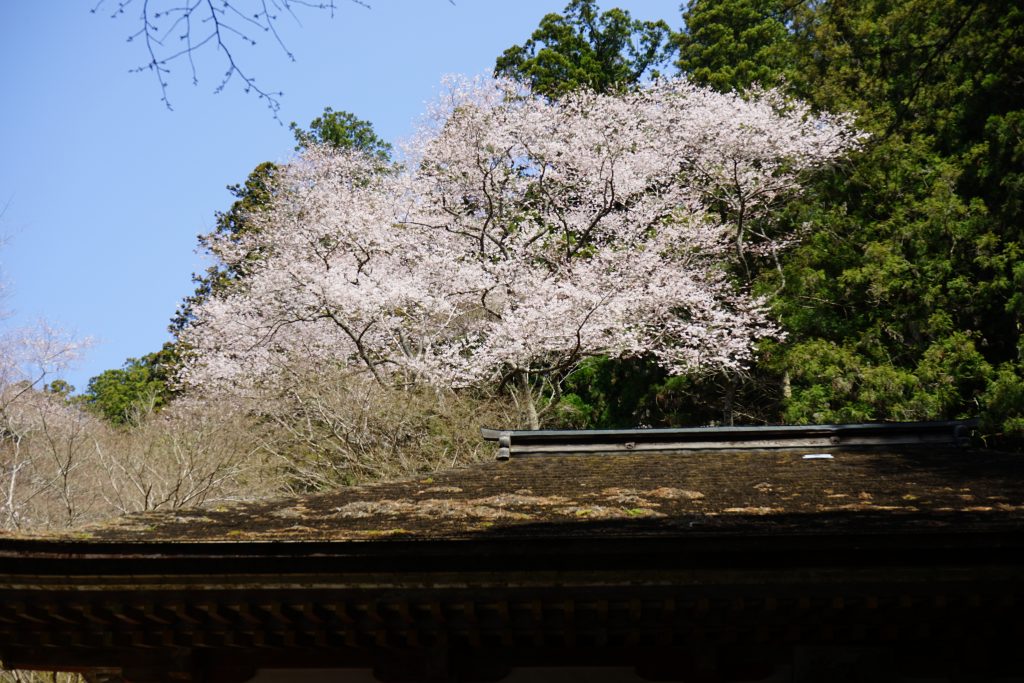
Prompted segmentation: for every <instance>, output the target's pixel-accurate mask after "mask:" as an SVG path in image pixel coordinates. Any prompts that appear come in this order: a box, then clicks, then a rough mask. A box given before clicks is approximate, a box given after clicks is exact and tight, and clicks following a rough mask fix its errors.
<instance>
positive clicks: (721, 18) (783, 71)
mask: <svg viewBox="0 0 1024 683" xmlns="http://www.w3.org/2000/svg"><path fill="white" fill-rule="evenodd" d="M800 9H801V5H800V4H799V3H793V2H786V1H785V0H691V2H690V3H689V5H688V6H687V7H686V9H685V11H684V14H683V19H684V21H685V22H686V30H684V31H681V32H679V33H676V34H674V35H673V36H672V41H673V43H674V44H675V45H676V47H677V48H678V50H679V56H678V58H677V59H676V66H677V67H679V70H680V71H681V72H683V73H685V74H686V75H687V77H688V78H690V80H692V81H693V82H695V83H699V84H701V85H708V86H711V87H713V88H716V89H719V90H722V91H729V90H743V89H746V88H748V87H750V86H751V85H753V84H755V83H758V84H760V85H762V86H766V87H767V86H777V85H780V84H782V83H784V82H785V81H786V80H792V77H793V69H794V68H795V67H796V60H795V54H794V50H795V44H794V42H793V41H791V40H790V39H789V32H790V28H789V27H790V26H791V25H792V23H793V21H794V19H795V16H796V14H797V13H799V11H800Z"/></svg>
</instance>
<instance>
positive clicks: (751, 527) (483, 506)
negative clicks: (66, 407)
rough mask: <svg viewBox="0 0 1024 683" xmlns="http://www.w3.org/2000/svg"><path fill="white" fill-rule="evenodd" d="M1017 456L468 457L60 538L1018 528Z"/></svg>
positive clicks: (1023, 505)
mask: <svg viewBox="0 0 1024 683" xmlns="http://www.w3.org/2000/svg"><path fill="white" fill-rule="evenodd" d="M1022 519H1024V459H1022V458H1021V457H1020V456H1016V455H1012V454H1006V453H998V452H990V451H980V450H969V449H961V448H955V447H936V446H925V447H922V446H899V447H872V448H864V447H836V448H831V449H828V450H827V451H823V450H822V449H821V448H803V449H800V448H795V449H763V450H745V449H732V450H729V449H725V450H723V449H716V450H691V451H681V452H669V453H649V452H648V453H626V454H593V455H576V456H570V455H560V456H545V457H532V458H512V459H511V460H510V461H506V462H490V463H481V464H477V465H474V466H471V467H468V468H463V469H453V470H449V471H445V472H439V473H434V474H431V475H429V476H420V477H415V478H410V479H406V480H402V481H395V482H388V483H377V484H369V485H364V486H353V487H348V488H344V489H341V490H338V491H335V492H331V493H323V494H315V495H308V496H303V497H296V498H289V499H281V500H275V501H269V502H259V503H246V504H238V505H233V506H230V507H218V508H216V509H200V510H186V511H167V512H161V511H157V512H150V513H144V514H136V515H131V516H128V517H125V518H122V519H120V520H116V521H113V522H111V523H107V524H103V525H97V526H93V527H89V528H86V529H84V530H80V531H76V532H74V533H71V534H66V535H64V536H57V537H56V538H55V539H54V540H57V539H59V538H68V539H69V540H71V539H73V540H77V541H82V540H96V541H105V542H115V543H132V542H143V543H154V542H169V543H176V542H225V541H228V542H230V541H239V542H241V541H315V542H323V541H378V540H460V539H467V538H474V537H481V536H484V537H487V538H503V537H518V538H522V537H523V536H524V535H526V536H529V537H531V538H539V537H551V536H554V537H590V536H595V535H600V536H602V537H604V536H608V535H613V536H615V535H621V536H630V537H633V536H638V535H639V536H648V535H654V536H659V535H669V536H677V535H680V534H681V535H687V536H699V535H708V534H712V535H720V534H725V535H735V534H750V533H753V534H757V535H761V534H765V533H767V534H786V533H790V534H808V533H810V534H835V533H840V532H843V531H863V532H868V533H876V532H897V531H926V530H929V529H930V530H946V531H957V532H970V531H972V530H974V531H976V530H980V529H992V530H996V529H999V528H1003V529H1008V528H1013V527H1018V526H1019V525H1020V523H1021V521H1022Z"/></svg>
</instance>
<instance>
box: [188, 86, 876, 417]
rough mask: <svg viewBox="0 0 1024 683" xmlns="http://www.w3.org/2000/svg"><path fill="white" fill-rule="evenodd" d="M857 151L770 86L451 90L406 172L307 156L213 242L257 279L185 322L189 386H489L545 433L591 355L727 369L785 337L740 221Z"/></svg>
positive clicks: (839, 129)
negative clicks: (336, 373)
mask: <svg viewBox="0 0 1024 683" xmlns="http://www.w3.org/2000/svg"><path fill="white" fill-rule="evenodd" d="M859 140H860V135H859V134H858V133H857V132H856V131H854V130H853V129H852V128H851V126H850V125H849V122H848V120H847V119H846V118H844V117H841V116H830V115H815V114H812V113H811V112H810V111H809V110H808V108H807V107H806V106H805V105H803V104H801V103H799V102H792V101H786V100H784V99H783V98H782V97H781V96H780V95H778V94H777V93H775V92H765V93H760V94H755V95H753V96H748V97H745V98H741V97H738V96H735V95H726V94H721V93H717V92H713V91H710V90H705V89H702V88H698V87H696V86H694V85H691V84H689V83H687V82H686V81H684V80H673V81H662V82H657V83H654V84H652V85H649V86H647V87H644V88H642V89H640V90H637V91H636V92H631V93H627V94H615V95H602V94H596V93H592V92H579V93H576V94H573V95H569V96H567V97H565V98H563V99H561V100H559V101H556V102H553V101H549V100H546V99H544V98H540V97H536V96H534V95H532V94H531V93H530V92H528V91H525V90H523V89H522V86H519V85H516V84H514V83H512V82H510V81H504V80H482V79H478V80H473V81H470V80H465V79H453V80H451V81H450V82H449V83H448V84H447V90H446V95H445V96H444V97H443V98H442V99H441V100H440V101H439V102H437V103H436V104H435V105H434V106H433V107H432V108H431V109H430V111H429V113H428V117H427V122H426V123H425V125H424V126H423V129H422V130H421V131H420V133H419V134H418V135H417V136H416V138H415V139H414V140H413V141H412V142H411V143H409V145H408V146H407V148H406V149H405V161H404V167H403V168H401V169H399V170H397V171H394V170H390V171H388V172H381V170H380V165H379V164H378V163H375V161H374V160H373V159H371V158H368V157H366V156H364V155H361V154H359V153H354V152H338V151H335V150H328V149H324V148H311V149H309V150H307V151H306V152H305V153H304V154H302V155H301V156H300V157H298V158H297V159H296V160H294V162H292V163H290V164H288V165H286V166H285V167H284V168H283V169H282V171H281V173H279V175H278V178H277V182H278V183H279V184H278V187H277V189H276V192H275V195H274V197H275V198H274V201H273V206H272V207H271V208H270V209H269V210H268V211H265V212H262V213H260V214H259V215H256V216H253V220H254V221H256V222H257V223H258V229H256V230H253V231H252V232H251V233H250V234H247V235H246V236H244V238H243V239H241V240H236V241H229V240H218V239H216V238H210V239H209V244H210V247H211V250H212V252H213V254H214V255H215V256H216V257H217V258H219V259H220V260H222V261H223V262H224V263H226V264H236V263H239V262H240V261H241V260H242V259H248V260H249V262H247V263H246V268H247V272H248V273H249V275H247V277H246V278H245V280H244V281H240V282H238V283H237V286H235V287H232V288H230V289H229V290H228V291H227V292H226V293H225V295H224V296H221V297H218V298H214V299H211V300H210V301H208V302H205V303H204V304H203V305H202V306H201V307H200V308H199V310H197V311H196V319H195V322H194V324H193V325H192V327H191V328H190V329H188V330H186V332H185V333H184V340H185V342H186V343H187V344H188V345H189V346H190V347H191V348H192V350H193V354H192V359H191V361H190V363H189V364H188V366H187V368H186V370H185V373H184V377H183V378H184V380H185V381H186V383H188V384H191V385H193V386H197V387H213V386H218V385H219V386H224V385H228V386H237V385H239V384H240V383H250V382H261V381H271V382H272V381H274V377H275V376H276V375H277V374H278V373H280V372H283V371H286V370H287V367H288V365H289V363H292V362H293V361H295V360H296V359H300V358H301V359H305V360H313V361H314V362H318V363H323V364H330V365H345V366H350V367H352V368H354V369H361V370H364V371H365V372H367V373H368V374H369V375H371V376H372V377H373V378H374V379H375V380H376V381H378V382H382V383H398V384H417V383H426V384H430V385H435V386H439V387H455V388H457V387H466V386H471V385H480V384H492V385H497V386H500V387H503V388H504V387H509V388H511V389H512V395H513V397H514V398H515V399H516V400H517V401H518V402H519V403H520V404H521V405H523V406H524V408H525V409H526V410H527V412H528V414H529V417H530V422H531V426H532V427H533V428H537V427H538V426H539V424H540V417H541V415H540V414H539V412H538V408H540V409H541V410H543V408H544V407H545V406H550V405H551V404H552V400H551V399H552V398H554V397H557V395H558V392H559V383H560V381H561V380H562V379H563V378H564V377H565V376H566V375H567V374H569V373H571V372H572V371H573V369H574V368H576V367H577V366H578V364H579V363H580V362H581V361H582V360H584V359H586V358H588V357H592V356H595V355H611V356H640V355H652V356H654V357H655V358H656V359H657V360H658V362H660V363H661V364H662V365H663V366H664V367H665V368H667V369H668V370H669V371H671V372H673V373H682V372H688V371H692V370H695V369H721V368H736V367H741V366H743V365H744V364H745V363H747V362H748V361H749V360H750V358H751V354H752V349H753V347H754V345H755V343H756V342H757V341H758V340H759V339H762V338H765V337H769V336H773V335H776V334H777V328H776V327H775V325H774V324H773V323H772V322H771V320H770V319H769V317H768V315H767V312H766V310H765V307H764V302H763V301H761V300H760V299H758V298H756V297H754V296H752V295H751V294H750V293H749V292H748V291H745V289H744V288H743V287H742V286H740V285H739V284H738V283H737V282H736V281H735V278H733V277H732V276H731V275H730V267H729V266H730V264H732V263H734V262H735V261H736V260H737V259H743V258H746V256H747V255H748V254H756V253H767V252H771V251H772V250H774V249H777V248H779V247H780V246H781V245H782V243H783V242H784V241H785V240H784V239H783V238H778V237H772V236H771V235H770V233H768V232H765V231H763V230H758V229H752V227H751V226H756V225H762V224H763V223H764V220H765V219H766V217H767V216H769V215H770V212H771V211H772V210H773V209H774V208H775V207H776V206H777V205H778V203H779V202H780V201H782V200H784V199H785V198H786V197H790V196H792V195H794V194H795V193H798V192H799V190H800V183H801V180H802V178H804V177H805V175H806V173H807V172H808V171H810V170H812V169H815V168H817V167H820V166H822V165H824V164H828V163H830V162H832V161H833V160H835V159H837V158H838V157H839V156H840V155H842V154H844V153H845V152H846V151H848V150H850V149H851V148H853V147H855V146H856V145H857V144H858V142H859ZM253 254H258V255H259V256H258V257H257V258H256V259H255V260H253V258H254V257H253Z"/></svg>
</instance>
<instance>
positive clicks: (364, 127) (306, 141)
mask: <svg viewBox="0 0 1024 683" xmlns="http://www.w3.org/2000/svg"><path fill="white" fill-rule="evenodd" d="M290 128H291V131H292V133H293V134H294V135H295V141H296V142H297V143H298V144H297V145H296V146H295V151H297V152H301V151H302V150H304V149H308V148H309V146H310V145H314V144H316V145H328V146H330V147H334V148H336V149H357V150H362V151H363V152H365V153H366V154H368V155H370V156H372V157H375V158H377V159H379V160H380V161H381V162H384V163H387V162H389V161H391V144H390V143H387V142H385V141H384V140H381V139H380V138H379V137H377V134H376V133H375V132H374V131H373V124H372V123H370V122H369V121H363V120H362V119H359V118H356V116H355V114H351V113H349V112H347V111H334V110H333V109H331V108H330V107H325V108H324V113H323V114H321V115H320V116H318V117H316V118H315V119H313V120H312V121H311V122H310V124H309V130H308V131H306V130H302V129H301V128H299V126H298V124H297V123H295V122H294V121H293V122H292V124H291V126H290Z"/></svg>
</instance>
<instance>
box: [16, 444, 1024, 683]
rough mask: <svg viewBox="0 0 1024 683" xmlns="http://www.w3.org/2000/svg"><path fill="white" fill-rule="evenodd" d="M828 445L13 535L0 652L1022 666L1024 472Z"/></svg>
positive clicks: (130, 671)
mask: <svg viewBox="0 0 1024 683" xmlns="http://www.w3.org/2000/svg"><path fill="white" fill-rule="evenodd" d="M697 455H700V454H697ZM833 455H834V459H833V460H824V461H822V460H813V461H805V460H803V459H802V454H801V453H799V452H767V451H766V452H762V453H743V454H738V453H737V454H732V455H724V456H723V455H722V454H717V457H718V459H717V460H710V459H708V458H704V459H701V458H699V457H696V456H693V455H691V454H686V455H672V456H670V455H664V456H654V457H652V456H642V457H641V456H638V457H631V456H618V457H615V458H612V459H605V460H602V461H600V462H598V461H593V460H591V458H596V457H598V456H586V457H578V458H569V459H566V460H564V461H561V462H556V463H554V464H552V461H550V460H547V459H527V460H523V461H518V462H517V461H515V460H513V461H512V462H510V463H507V464H494V465H487V466H480V467H477V468H472V469H469V470H462V471H456V472H451V473H446V474H441V475H433V476H432V477H429V478H422V479H418V480H410V481H406V482H397V483H391V484H382V485H376V486H368V487H360V488H354V489H351V490H347V491H343V492H339V493H334V494H326V495H323V496H314V497H310V498H306V499H303V500H302V501H301V502H299V501H281V502H278V503H273V504H269V503H268V504H260V505H247V506H240V507H237V508H233V509H231V510H223V511H202V512H196V513H187V514H186V513H182V514H177V515H171V514H168V515H146V516H142V517H138V518H132V519H130V520H128V521H126V522H124V523H121V524H118V525H114V526H106V527H102V528H96V529H92V530H90V531H89V535H88V537H75V536H65V537H53V538H46V539H43V538H34V539H16V538H6V539H0V658H3V660H4V662H5V664H7V665H8V666H24V667H33V668H40V667H42V668H60V669H78V670H84V671H89V672H92V674H93V675H95V676H97V677H100V676H102V675H105V674H106V673H110V674H111V675H117V676H121V675H122V674H123V680H127V681H161V680H206V681H230V680H238V681H241V680H246V678H247V677H248V676H250V675H251V674H252V672H253V671H254V670H256V669H259V668H303V667H320V668H325V667H326V668H332V667H352V666H355V667H373V668H374V669H375V671H376V672H377V675H378V676H379V677H380V678H381V679H383V680H393V681H400V680H409V681H413V680H467V681H468V680H481V681H484V680H499V679H500V678H501V676H502V675H504V673H506V672H507V671H508V670H509V668H510V667H514V666H529V665H536V666H541V665H571V664H575V665H618V666H630V667H636V669H637V671H638V672H640V673H641V674H642V675H644V676H646V677H648V678H651V679H653V680H757V679H758V678H759V677H761V678H763V677H764V676H767V675H769V674H771V673H772V672H773V671H779V670H782V669H783V668H785V667H787V666H788V667H791V668H792V667H794V666H796V667H797V669H799V668H800V667H804V670H805V675H804V678H802V679H799V680H843V679H842V678H840V677H837V676H835V675H833V674H830V673H828V666H830V665H831V664H830V663H833V662H835V661H837V660H842V661H845V662H847V669H849V667H850V666H854V670H856V667H858V666H859V667H863V670H864V672H865V673H864V675H863V676H862V677H859V678H856V677H855V678H850V679H846V680H873V681H876V680H886V679H885V678H884V676H882V675H883V674H884V675H897V674H900V673H901V672H902V674H905V675H911V674H912V675H914V676H918V677H924V678H927V677H928V676H931V677H932V678H935V679H938V680H984V677H985V676H991V677H999V676H1005V675H1011V674H1012V675H1018V676H1019V675H1024V664H1022V662H1021V659H1020V657H1018V656H1017V652H1019V651H1020V650H1021V649H1022V648H1021V646H1022V645H1024V620H1022V619H1021V618H1020V614H1021V612H1022V607H1024V526H1022V525H1021V519H1022V512H1021V511H1022V510H1024V495H1022V493H1024V477H1022V476H1021V475H1022V466H1021V463H1020V460H1019V458H1017V457H1014V456H1010V455H1002V454H992V453H971V452H964V451H934V450H932V451H924V452H921V451H919V452H901V453H892V452H879V451H858V452H843V453H840V452H836V453H833ZM671 458H675V460H671ZM556 465H557V466H556ZM503 496H504V497H503ZM431 516H432V517H433V519H431ZM232 532H236V533H232ZM815 662H818V664H815ZM850 662H854V665H851V664H850ZM816 666H817V668H815V667H816ZM822 667H824V668H822ZM807 672H809V673H807ZM958 677H959V678H958Z"/></svg>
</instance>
